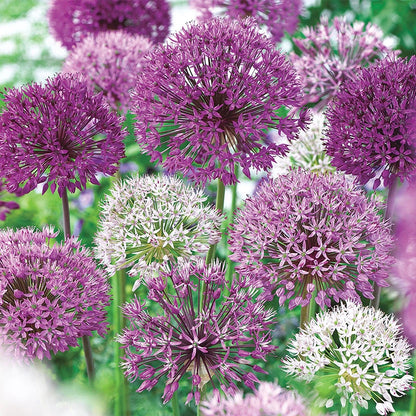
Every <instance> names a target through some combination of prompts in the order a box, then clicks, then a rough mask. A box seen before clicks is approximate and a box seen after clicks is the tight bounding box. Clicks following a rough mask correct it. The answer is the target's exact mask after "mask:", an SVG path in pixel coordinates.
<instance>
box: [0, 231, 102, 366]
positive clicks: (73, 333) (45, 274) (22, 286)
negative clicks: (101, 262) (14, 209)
mask: <svg viewBox="0 0 416 416" xmlns="http://www.w3.org/2000/svg"><path fill="white" fill-rule="evenodd" d="M57 234H58V233H56V232H54V231H53V230H52V229H50V228H44V229H43V230H42V231H34V230H33V229H30V228H23V229H20V230H17V231H12V230H3V231H0V252H1V256H0V344H3V345H5V346H6V348H8V349H9V350H12V351H14V354H15V355H16V356H17V357H24V358H34V357H37V358H39V359H43V358H44V357H47V358H49V359H50V358H51V353H57V352H58V351H66V350H67V349H68V348H69V347H70V346H77V345H78V342H77V340H78V338H80V337H82V336H84V335H88V336H89V335H91V333H92V331H97V332H98V334H99V335H101V336H104V334H105V333H106V331H107V323H106V322H105V319H106V311H105V307H106V306H107V305H108V304H109V294H108V292H109V285H108V283H107V277H106V275H105V274H104V272H103V271H102V270H100V269H97V268H96V265H95V262H94V260H93V258H92V257H91V255H90V252H89V251H88V250H87V249H85V248H82V247H81V245H80V244H79V242H77V241H76V240H75V239H69V240H67V241H65V243H63V244H61V245H59V244H53V243H52V242H51V239H53V238H55V237H56V236H57Z"/></svg>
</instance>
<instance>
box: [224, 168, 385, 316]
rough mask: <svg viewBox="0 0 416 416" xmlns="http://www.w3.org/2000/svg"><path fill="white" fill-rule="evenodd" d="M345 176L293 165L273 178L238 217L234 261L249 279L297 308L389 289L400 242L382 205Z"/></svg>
mask: <svg viewBox="0 0 416 416" xmlns="http://www.w3.org/2000/svg"><path fill="white" fill-rule="evenodd" d="M357 188H358V186H357V184H356V183H355V182H352V181H350V180H349V179H347V178H345V177H344V176H343V175H342V174H336V173H334V174H316V173H312V172H303V171H301V170H292V171H290V172H289V173H288V174H287V175H283V176H280V177H278V178H276V179H275V180H270V181H268V182H265V183H264V184H263V185H262V186H261V187H260V189H259V190H258V192H257V194H256V195H255V196H254V197H253V198H249V199H247V200H246V202H245V206H244V207H243V208H242V209H241V210H240V212H238V214H237V215H236V218H235V221H234V225H232V228H231V230H230V232H229V235H230V241H229V243H230V245H229V247H230V250H231V252H232V253H233V254H232V256H230V258H231V259H232V260H235V261H237V262H240V263H241V264H240V265H239V266H238V268H239V270H240V273H241V275H242V276H245V277H246V279H247V280H248V283H250V284H255V285H260V286H262V287H264V288H265V291H266V292H265V296H266V297H271V295H272V294H273V293H275V294H276V295H277V296H278V297H279V303H280V304H281V305H282V304H283V303H284V302H285V301H286V300H289V308H290V309H292V308H294V307H296V306H298V305H301V306H302V307H304V306H306V305H308V304H309V302H310V301H311V298H312V294H313V292H314V291H315V292H316V297H315V301H316V303H317V304H318V305H319V306H321V308H323V307H324V306H325V305H326V306H330V305H331V299H333V300H334V301H335V302H339V300H340V299H348V298H356V299H359V296H358V294H359V293H360V292H361V294H362V295H363V296H364V297H366V298H369V299H372V298H373V295H372V292H373V287H372V286H371V284H370V282H371V281H374V282H376V283H377V284H378V285H379V286H388V284H387V282H386V278H387V275H388V270H389V268H390V266H391V264H392V262H393V257H392V256H390V254H389V253H390V251H391V250H392V248H393V240H392V237H391V236H390V233H389V231H390V227H389V223H388V222H384V221H383V220H382V219H381V217H380V216H379V215H378V210H380V209H381V208H382V207H381V205H380V204H378V203H376V202H375V200H370V201H369V200H367V197H366V195H365V194H364V193H363V192H362V191H361V190H359V189H357Z"/></svg>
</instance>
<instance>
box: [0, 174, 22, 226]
mask: <svg viewBox="0 0 416 416" xmlns="http://www.w3.org/2000/svg"><path fill="white" fill-rule="evenodd" d="M4 193H5V192H4V185H3V182H2V180H1V179H0V221H5V220H6V215H7V214H8V213H10V211H11V210H12V209H18V208H19V204H18V203H17V202H15V201H3V200H2V199H1V198H2V196H4Z"/></svg>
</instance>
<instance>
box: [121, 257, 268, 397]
mask: <svg viewBox="0 0 416 416" xmlns="http://www.w3.org/2000/svg"><path fill="white" fill-rule="evenodd" d="M224 275H225V271H224V269H223V268H222V267H221V265H220V264H219V263H213V264H212V265H210V266H206V265H205V264H204V262H203V260H202V259H199V260H198V261H197V262H195V263H182V264H180V265H177V266H174V267H172V269H171V271H170V272H166V273H165V272H163V273H161V275H160V276H159V277H156V278H154V279H152V280H151V281H149V283H148V285H149V296H148V299H150V300H151V301H154V302H156V303H157V304H158V305H159V306H160V307H161V308H162V309H163V314H161V315H155V316H152V312H151V311H152V310H154V308H153V307H152V308H150V307H149V311H148V308H147V307H146V306H145V303H144V302H142V301H141V300H140V299H137V298H135V299H134V300H133V301H131V302H130V303H127V304H126V305H125V306H124V309H123V310H124V314H125V316H126V317H127V318H128V319H129V320H130V322H131V326H130V328H127V329H125V330H124V331H123V334H122V335H121V336H119V338H118V341H119V342H120V343H121V344H123V347H124V348H126V363H124V368H125V375H126V376H127V377H129V378H130V379H132V380H136V379H137V378H139V379H140V380H142V384H141V385H140V387H139V388H138V390H137V391H138V392H142V391H144V390H151V389H152V388H153V387H154V386H155V385H156V384H157V383H158V382H159V381H160V380H161V379H162V378H164V377H166V387H165V390H164V394H163V398H164V403H166V402H167V401H168V400H170V399H171V398H172V395H173V393H174V392H175V391H176V390H177V389H178V386H179V382H180V380H181V379H182V378H184V377H185V378H188V379H190V380H191V382H192V385H191V391H190V393H189V394H188V397H187V402H189V401H191V400H192V398H194V399H195V401H196V403H198V402H199V400H200V390H201V389H202V387H203V386H204V385H205V384H206V383H210V384H211V386H212V388H213V389H214V391H216V392H218V389H219V388H221V389H222V390H223V391H224V390H225V391H229V392H230V391H235V390H236V385H235V382H239V381H243V382H244V384H245V385H246V386H248V387H250V388H252V389H254V383H255V382H258V379H257V377H256V375H255V374H254V373H253V372H252V371H256V372H262V373H265V371H264V370H262V369H261V368H260V367H259V366H257V365H253V364H251V360H250V361H249V360H248V359H247V358H248V357H251V358H255V359H263V360H264V357H265V356H266V354H268V353H269V352H272V351H274V349H275V347H273V346H272V345H270V341H271V337H270V331H269V328H268V326H269V325H270V324H272V323H273V317H274V313H273V311H271V310H266V309H265V307H264V303H263V302H261V301H256V300H254V299H253V296H255V295H256V293H255V290H254V289H250V290H244V289H242V288H241V287H240V286H239V285H237V284H234V285H232V287H230V288H229V295H227V296H225V295H223V291H224V289H225V285H226V282H225V277H224ZM170 288H171V289H172V290H171V291H172V292H173V294H172V293H171V291H170ZM201 290H203V293H201Z"/></svg>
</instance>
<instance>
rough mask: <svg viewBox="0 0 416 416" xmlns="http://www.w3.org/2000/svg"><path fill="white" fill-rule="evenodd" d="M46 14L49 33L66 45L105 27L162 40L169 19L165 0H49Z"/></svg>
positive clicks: (75, 42) (168, 9)
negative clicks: (50, 0) (49, 3)
mask: <svg viewBox="0 0 416 416" xmlns="http://www.w3.org/2000/svg"><path fill="white" fill-rule="evenodd" d="M48 17H49V26H50V31H51V33H52V35H53V37H54V38H55V39H57V40H59V41H60V42H61V43H62V45H63V46H65V47H66V48H67V49H71V48H73V47H74V46H75V45H76V44H77V43H78V42H80V41H81V40H82V39H84V38H85V37H86V36H87V35H88V34H89V33H98V32H105V31H109V30H124V31H125V32H127V33H130V34H135V35H141V36H145V37H146V38H148V39H150V40H151V41H152V42H163V41H164V40H165V38H166V36H167V35H168V33H169V26H170V21H171V16H170V6H169V3H168V2H167V1H166V0H150V1H149V0H52V2H51V5H50V8H49V11H48Z"/></svg>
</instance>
